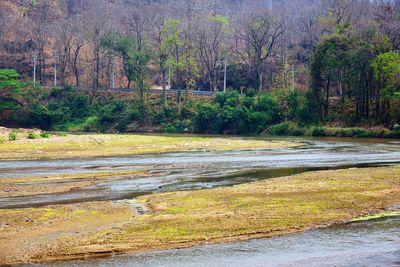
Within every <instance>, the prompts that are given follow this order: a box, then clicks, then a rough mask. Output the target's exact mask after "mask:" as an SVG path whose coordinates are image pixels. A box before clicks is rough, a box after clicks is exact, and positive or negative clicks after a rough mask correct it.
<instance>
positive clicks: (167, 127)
mask: <svg viewBox="0 0 400 267" xmlns="http://www.w3.org/2000/svg"><path fill="white" fill-rule="evenodd" d="M161 131H162V132H163V133H169V134H172V133H177V132H178V129H176V127H175V126H174V125H172V124H166V125H164V127H163V128H162V129H161Z"/></svg>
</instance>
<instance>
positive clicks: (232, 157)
mask: <svg viewBox="0 0 400 267" xmlns="http://www.w3.org/2000/svg"><path fill="white" fill-rule="evenodd" d="M295 140H296V141H300V142H303V143H304V144H305V145H304V146H302V147H298V148H291V149H281V150H263V151H241V152H206V151H203V152H191V153H170V154H161V155H143V156H132V157H114V158H92V159H77V160H73V159H72V160H71V159H69V160H54V161H11V162H10V161H7V162H1V161H0V179H1V178H4V177H21V176H35V175H52V174H61V173H62V174H64V173H83V172H88V173H89V172H104V171H121V170H149V172H150V174H151V176H150V177H139V178H135V179H123V180H115V181H110V182H107V183H103V184H98V185H96V186H91V187H87V188H83V189H81V190H77V191H73V192H68V193H62V194H45V195H38V196H34V197H14V198H0V208H16V207H37V206H43V205H49V204H61V203H79V202H83V201H91V200H121V199H126V198H131V197H134V196H137V195H142V194H148V193H155V192H166V191H176V190H192V189H200V188H214V187H221V186H231V185H236V184H241V183H247V182H251V181H257V180H263V179H269V178H274V177H280V176H286V175H292V174H298V173H302V172H305V171H312V170H324V169H340V168H350V167H360V168H361V167H368V166H380V165H391V164H398V163H400V142H399V141H398V140H397V141H396V140H391V141H376V140H368V139H364V140H356V139H351V140H350V139H295ZM53 265H54V266H400V218H392V219H385V220H375V221H368V222H362V223H352V224H346V225H341V226H335V227H329V228H326V229H320V230H314V231H308V232H305V233H301V234H295V235H290V236H285V237H277V238H270V239H260V240H253V241H248V242H238V243H232V244H221V245H208V246H201V247H196V248H191V249H181V250H169V251H162V252H151V253H144V254H136V255H131V256H119V257H111V258H105V259H97V260H88V261H78V262H68V263H59V264H53Z"/></svg>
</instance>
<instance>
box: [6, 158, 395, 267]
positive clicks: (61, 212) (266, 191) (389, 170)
mask: <svg viewBox="0 0 400 267" xmlns="http://www.w3.org/2000/svg"><path fill="white" fill-rule="evenodd" d="M398 203H400V167H398V166H397V167H379V168H366V169H356V168H354V169H346V170H336V171H318V172H309V173H303V174H300V175H295V176H288V177H282V178H275V179H271V180H265V181H260V182H254V183H249V184H243V185H238V186H233V187H226V188H216V189H206V190H196V191H187V192H169V193H162V194H153V195H147V196H142V197H138V198H137V199H135V200H130V201H124V202H110V201H108V202H107V201H104V202H88V203H81V204H69V205H55V206H47V207H42V208H29V209H8V210H6V209H4V210H0V239H1V240H2V242H1V244H0V264H14V263H23V262H48V261H55V260H72V259H82V258H88V257H99V256H107V255H113V254H123V253H133V252H141V251H150V250H160V249H169V248H184V247H191V246H195V245H200V244H208V243H221V242H231V241H238V240H248V239H254V238H263V237H272V236H279V235H285V234H289V233H294V232H300V231H305V230H308V229H315V228H321V227H325V226H328V225H332V224H338V223H343V222H348V221H351V220H352V219H354V218H358V217H361V216H365V215H368V214H374V213H379V212H382V211H384V210H385V209H386V208H388V207H393V206H395V205H397V204H398Z"/></svg>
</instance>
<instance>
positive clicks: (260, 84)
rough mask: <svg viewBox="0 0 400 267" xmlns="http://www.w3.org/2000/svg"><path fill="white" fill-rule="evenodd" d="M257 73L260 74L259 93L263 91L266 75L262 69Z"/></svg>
mask: <svg viewBox="0 0 400 267" xmlns="http://www.w3.org/2000/svg"><path fill="white" fill-rule="evenodd" d="M257 73H258V91H259V92H261V91H262V90H263V76H264V73H263V71H262V69H260V68H259V69H258V71H257Z"/></svg>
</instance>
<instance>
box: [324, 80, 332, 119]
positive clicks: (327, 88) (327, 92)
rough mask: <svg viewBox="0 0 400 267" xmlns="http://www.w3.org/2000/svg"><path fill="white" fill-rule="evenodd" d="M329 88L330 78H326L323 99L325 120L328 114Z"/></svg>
mask: <svg viewBox="0 0 400 267" xmlns="http://www.w3.org/2000/svg"><path fill="white" fill-rule="evenodd" d="M330 86H331V77H328V81H327V83H326V99H325V118H326V117H328V114H329V89H330Z"/></svg>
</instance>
